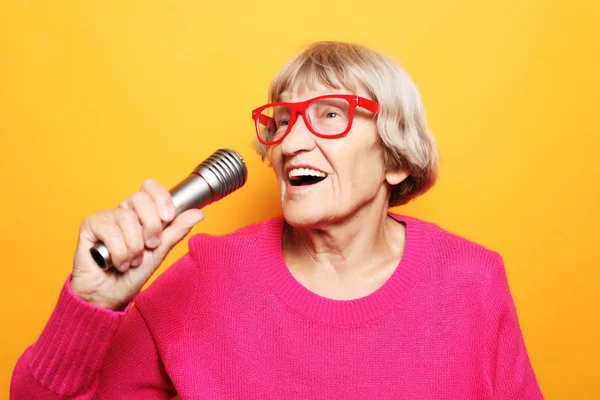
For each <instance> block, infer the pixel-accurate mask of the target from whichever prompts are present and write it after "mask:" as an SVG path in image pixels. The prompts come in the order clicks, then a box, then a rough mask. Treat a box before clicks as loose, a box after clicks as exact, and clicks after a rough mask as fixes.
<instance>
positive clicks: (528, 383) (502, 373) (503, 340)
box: [484, 253, 543, 400]
mask: <svg viewBox="0 0 600 400" xmlns="http://www.w3.org/2000/svg"><path fill="white" fill-rule="evenodd" d="M495 255H496V256H497V262H496V265H495V266H494V267H495V268H494V269H493V271H492V272H491V275H490V279H489V281H487V282H486V283H488V286H487V288H486V289H485V292H486V295H487V296H486V297H487V298H486V299H484V301H486V302H487V306H488V307H489V311H490V312H489V313H488V314H487V315H488V317H489V320H488V327H487V332H488V338H487V342H486V343H487V346H488V348H487V350H488V351H489V353H488V356H489V360H490V362H489V363H488V370H487V371H486V372H487V373H488V377H489V380H490V384H491V386H492V391H493V398H494V399H502V400H504V399H519V400H525V399H543V395H542V392H541V390H540V387H539V385H538V382H537V380H536V376H535V373H534V370H533V368H532V365H531V362H530V360H529V356H528V354H527V350H526V347H525V341H524V339H523V335H522V332H521V328H520V326H519V320H518V317H517V311H516V308H515V304H514V301H513V298H512V295H511V293H510V290H509V286H508V281H507V277H506V270H505V268H504V262H503V260H502V257H501V256H500V255H499V254H497V253H496V254H495Z"/></svg>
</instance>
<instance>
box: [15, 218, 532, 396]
mask: <svg viewBox="0 0 600 400" xmlns="http://www.w3.org/2000/svg"><path fill="white" fill-rule="evenodd" d="M390 215H391V216H392V217H394V218H395V219H397V220H400V221H403V222H404V223H405V224H406V228H407V236H406V248H405V251H404V255H403V257H402V260H401V261H400V264H399V265H398V267H397V268H396V270H395V272H394V273H393V275H392V276H391V277H390V279H389V280H388V281H387V282H386V283H385V284H384V285H383V286H382V287H381V288H379V289H378V290H377V291H375V292H374V293H372V294H370V295H368V296H366V297H362V298H359V299H354V300H332V299H327V298H324V297H321V296H319V295H317V294H315V293H313V292H311V291H309V290H307V289H306V288H305V287H303V286H302V285H301V284H300V283H299V282H298V281H296V280H295V279H294V277H293V276H292V275H291V273H290V272H289V270H288V269H287V267H286V265H285V263H284V260H283V257H282V248H281V238H282V230H283V218H282V217H278V218H274V219H271V220H268V221H264V222H261V223H257V224H254V225H250V226H247V227H244V228H242V229H240V230H238V231H236V232H234V233H232V234H229V235H226V236H220V237H215V236H210V235H205V234H198V235H194V236H192V237H191V238H190V239H189V252H188V253H186V255H184V256H183V257H182V258H180V259H179V260H177V262H175V263H174V264H173V265H172V266H171V267H170V268H168V269H167V270H166V271H165V272H164V273H163V274H162V275H160V276H159V277H158V278H157V279H156V281H155V282H153V284H152V285H150V287H149V288H148V289H146V290H144V291H142V292H141V293H139V294H138V295H137V297H136V298H135V299H134V302H135V304H133V305H132V304H130V305H129V306H128V307H127V309H126V310H125V311H124V312H113V311H109V310H105V309H101V308H96V307H94V306H91V305H89V304H87V303H85V302H83V301H82V300H80V299H79V298H78V297H76V296H75V295H74V294H73V293H72V291H71V290H70V285H69V281H70V277H69V279H67V281H66V282H65V285H64V287H63V289H62V292H61V293H60V297H59V299H58V303H57V305H56V308H55V309H54V311H53V313H52V315H51V317H50V319H49V321H48V323H47V325H46V327H45V328H44V330H43V331H42V333H41V335H40V337H39V339H38V340H37V341H36V342H35V343H34V344H33V345H32V346H30V347H29V348H27V350H26V351H25V352H24V354H23V355H22V356H21V358H20V359H19V361H18V363H17V365H16V367H15V370H14V373H13V377H12V383H11V392H10V393H11V399H27V400H32V399H67V398H68V399H129V400H132V399H170V398H172V397H173V396H175V395H176V394H179V396H180V397H181V399H182V400H187V399H327V400H331V399H519V400H522V399H542V398H543V397H542V393H541V391H540V388H539V386H538V383H537V381H536V377H535V374H534V371H533V369H532V366H531V363H530V361H529V357H528V355H527V351H526V348H525V344H524V341H523V337H522V334H521V330H520V327H519V322H518V319H517V313H516V310H515V306H514V303H513V299H512V297H511V294H510V291H509V286H508V282H507V279H506V272H505V269H504V265H503V261H502V258H501V257H500V255H499V254H498V253H496V252H493V251H490V250H487V249H486V248H484V247H482V246H480V245H478V244H476V243H473V242H471V241H468V240H466V239H464V238H461V237H459V236H457V235H454V234H452V233H449V232H447V231H445V230H443V229H441V228H439V227H438V226H436V225H434V224H432V223H429V222H425V221H422V220H418V219H415V218H411V217H407V216H401V215H396V214H390Z"/></svg>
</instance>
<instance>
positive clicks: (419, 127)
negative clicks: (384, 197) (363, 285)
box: [255, 42, 440, 207]
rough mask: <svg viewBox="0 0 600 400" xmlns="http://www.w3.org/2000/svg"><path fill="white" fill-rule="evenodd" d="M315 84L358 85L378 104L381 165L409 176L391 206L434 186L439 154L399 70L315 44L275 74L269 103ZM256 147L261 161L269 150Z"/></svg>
mask: <svg viewBox="0 0 600 400" xmlns="http://www.w3.org/2000/svg"><path fill="white" fill-rule="evenodd" d="M315 81H316V82H319V83H321V84H323V85H326V86H329V87H331V88H334V89H341V88H346V89H348V90H356V88H357V86H360V87H362V88H363V89H364V90H365V91H366V93H367V94H368V95H369V96H370V97H371V99H372V100H374V101H376V102H377V103H379V111H378V113H377V115H376V123H377V130H378V132H379V136H380V138H381V141H382V143H383V147H384V162H385V166H386V168H388V169H394V170H400V169H403V170H406V171H407V173H408V174H409V175H408V177H407V178H406V179H405V180H404V181H402V182H401V183H399V184H398V185H395V186H394V187H392V191H391V194H390V199H389V206H390V207H394V206H399V205H402V204H406V203H408V202H409V201H410V200H412V199H414V198H416V197H417V196H419V195H421V194H423V193H425V192H426V191H427V190H429V189H430V188H431V187H432V186H433V185H434V184H435V182H436V180H437V177H438V173H439V164H440V154H439V150H438V147H437V143H436V140H435V138H434V137H433V135H432V134H431V132H430V131H429V129H428V127H427V121H426V118H425V111H424V108H423V101H422V100H421V95H420V94H419V91H418V89H417V87H416V85H415V84H414V82H413V81H412V80H411V79H410V77H409V76H408V74H407V73H406V72H405V71H404V70H403V69H402V68H400V67H399V66H398V65H397V64H396V63H395V62H393V61H392V60H391V59H389V58H388V57H386V56H384V55H382V54H379V53H377V52H375V51H373V50H371V49H369V48H367V47H364V46H361V45H358V44H354V43H343V42H317V43H314V44H312V45H310V46H309V47H308V48H306V49H305V50H304V51H303V52H302V53H300V54H299V55H298V56H296V57H295V58H294V59H293V60H292V61H290V62H289V63H288V64H286V65H285V66H284V67H283V68H282V69H281V70H280V71H279V73H278V74H277V75H276V76H275V78H274V79H273V81H272V82H271V85H270V87H269V95H268V98H269V100H268V101H269V102H274V101H280V96H281V94H282V93H283V92H284V91H287V90H296V89H297V88H298V87H299V86H306V85H309V86H310V85H313V84H314V83H315ZM255 148H256V151H257V152H258V154H259V155H260V156H261V157H262V159H263V160H265V158H267V159H268V146H265V145H262V144H261V143H260V142H259V141H258V140H256V141H255Z"/></svg>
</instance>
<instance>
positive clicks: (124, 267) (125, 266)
mask: <svg viewBox="0 0 600 400" xmlns="http://www.w3.org/2000/svg"><path fill="white" fill-rule="evenodd" d="M127 268H129V261H125V262H122V263H121V269H122V270H123V271H126V270H127Z"/></svg>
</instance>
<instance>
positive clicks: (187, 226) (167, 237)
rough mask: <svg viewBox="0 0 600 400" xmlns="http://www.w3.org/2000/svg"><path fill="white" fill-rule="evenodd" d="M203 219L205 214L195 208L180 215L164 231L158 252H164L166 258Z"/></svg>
mask: <svg viewBox="0 0 600 400" xmlns="http://www.w3.org/2000/svg"><path fill="white" fill-rule="evenodd" d="M203 219H204V212H203V211H202V210H198V209H195V208H194V209H191V210H187V211H184V212H182V213H181V214H179V215H178V216H177V217H176V218H175V219H174V220H173V222H172V223H171V224H170V225H169V226H168V227H166V228H165V230H164V231H163V233H162V240H161V244H160V246H159V249H157V250H158V251H159V252H160V253H163V252H164V256H165V257H166V255H167V253H168V252H169V251H170V250H171V249H172V248H173V246H175V245H176V244H177V243H179V242H180V241H181V240H182V239H183V238H184V237H185V236H186V235H187V234H188V233H189V232H190V231H191V230H192V228H193V227H194V225H196V224H197V223H198V222H200V221H202V220H203ZM161 256H163V254H161ZM161 258H162V257H161Z"/></svg>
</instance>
